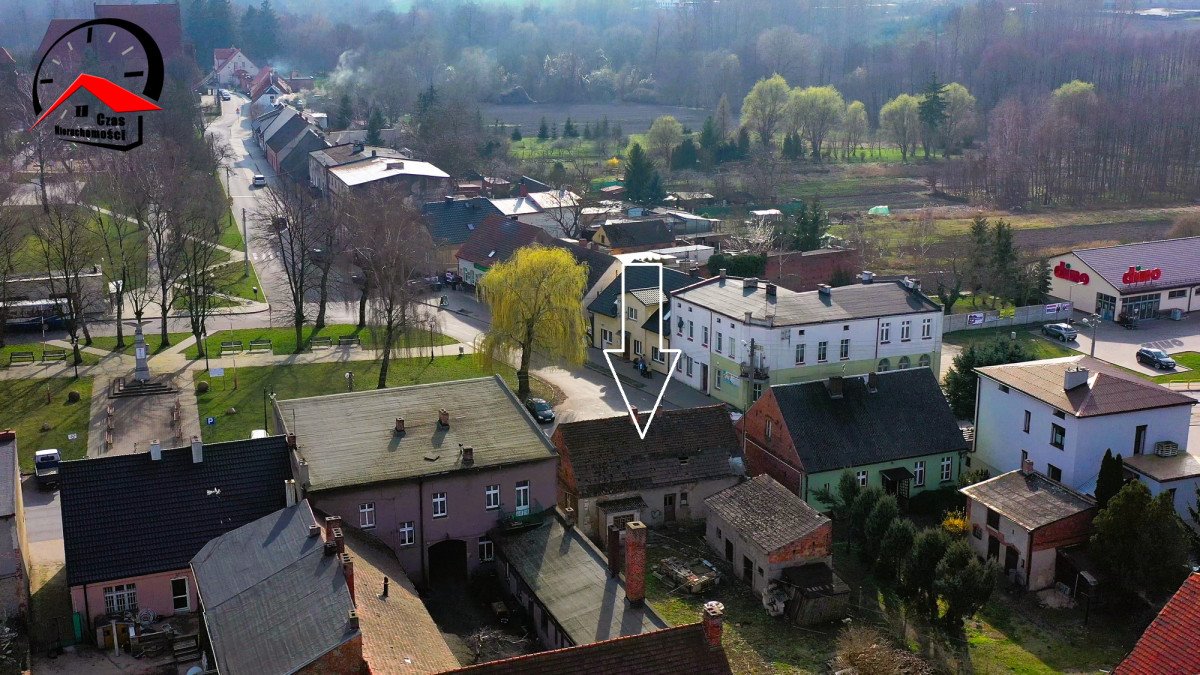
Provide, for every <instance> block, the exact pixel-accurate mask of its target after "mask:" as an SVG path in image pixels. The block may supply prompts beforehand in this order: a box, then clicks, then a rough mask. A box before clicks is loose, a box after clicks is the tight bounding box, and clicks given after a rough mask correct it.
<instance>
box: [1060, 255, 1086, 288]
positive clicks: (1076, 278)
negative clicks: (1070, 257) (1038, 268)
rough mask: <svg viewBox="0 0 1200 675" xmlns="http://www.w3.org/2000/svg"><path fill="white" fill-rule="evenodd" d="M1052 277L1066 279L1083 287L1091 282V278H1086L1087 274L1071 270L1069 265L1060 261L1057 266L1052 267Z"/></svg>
mask: <svg viewBox="0 0 1200 675" xmlns="http://www.w3.org/2000/svg"><path fill="white" fill-rule="evenodd" d="M1054 276H1056V277H1058V278H1059V279H1066V280H1067V281H1070V282H1072V283H1076V284H1083V285H1085V286H1086V285H1087V284H1088V283H1090V282H1091V281H1092V278H1091V277H1089V276H1088V273H1087V272H1080V271H1079V270H1073V269H1071V266H1070V265H1069V264H1067V263H1065V262H1063V261H1061V260H1060V261H1059V262H1058V264H1057V265H1055V266H1054Z"/></svg>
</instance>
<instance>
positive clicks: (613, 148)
mask: <svg viewBox="0 0 1200 675" xmlns="http://www.w3.org/2000/svg"><path fill="white" fill-rule="evenodd" d="M582 129H583V127H582V126H581V127H580V130H581V132H582ZM560 131H561V130H560ZM525 132H526V130H525V129H522V130H521V133H522V134H524V133H525ZM509 147H510V152H511V154H512V156H513V157H514V158H516V159H542V158H546V159H576V158H590V159H597V158H599V156H600V147H599V144H598V143H597V142H596V141H589V140H584V139H583V138H582V137H580V138H558V139H548V140H545V141H542V140H538V138H537V128H536V127H535V128H534V129H533V130H532V133H530V134H529V135H527V136H525V137H524V138H522V139H521V140H519V141H516V142H515V143H513V144H512V145H511V146H509ZM624 151H625V146H624V145H622V144H621V143H620V141H609V142H608V152H607V153H605V154H606V155H607V156H608V157H612V156H613V155H617V154H621V153H623V152H624Z"/></svg>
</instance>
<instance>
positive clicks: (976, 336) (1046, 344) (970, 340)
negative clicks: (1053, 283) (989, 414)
mask: <svg viewBox="0 0 1200 675" xmlns="http://www.w3.org/2000/svg"><path fill="white" fill-rule="evenodd" d="M1014 331H1015V332H1016V334H1017V341H1018V342H1020V343H1022V344H1023V345H1025V346H1026V347H1028V348H1029V349H1030V351H1032V352H1033V355H1034V358H1035V359H1057V358H1059V357H1060V356H1074V355H1076V354H1078V353H1079V352H1076V351H1074V350H1072V349H1068V348H1067V347H1064V346H1063V345H1062V344H1061V343H1058V342H1051V341H1050V340H1047V339H1046V338H1044V337H1042V336H1041V335H1040V334H1039V333H1037V332H1034V331H1031V330H1030V329H1029V327H1028V326H1011V327H1009V326H1002V327H999V328H981V329H977V330H959V331H954V332H953V333H946V334H945V335H943V336H942V342H944V343H946V344H950V345H957V346H959V347H966V346H967V345H970V344H976V343H980V342H986V341H988V340H991V339H993V338H996V337H1003V338H1008V337H1009V334H1010V333H1012V332H1014Z"/></svg>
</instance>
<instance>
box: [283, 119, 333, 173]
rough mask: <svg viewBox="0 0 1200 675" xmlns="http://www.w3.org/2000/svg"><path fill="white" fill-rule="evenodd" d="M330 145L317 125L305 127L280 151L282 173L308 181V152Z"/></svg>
mask: <svg viewBox="0 0 1200 675" xmlns="http://www.w3.org/2000/svg"><path fill="white" fill-rule="evenodd" d="M328 145H329V144H328V143H326V142H325V139H324V138H323V137H322V136H321V134H319V133H318V132H317V130H316V128H315V127H309V128H308V129H305V130H304V133H302V134H300V135H299V136H297V137H296V138H294V139H292V142H291V143H288V144H287V146H286V147H285V148H284V149H283V151H282V152H281V153H280V156H281V157H282V159H281V160H280V162H279V171H280V173H282V174H284V175H286V176H288V177H290V178H291V179H292V180H305V181H307V179H308V153H310V152H312V151H314V150H320V149H321V148H324V147H326V146H328Z"/></svg>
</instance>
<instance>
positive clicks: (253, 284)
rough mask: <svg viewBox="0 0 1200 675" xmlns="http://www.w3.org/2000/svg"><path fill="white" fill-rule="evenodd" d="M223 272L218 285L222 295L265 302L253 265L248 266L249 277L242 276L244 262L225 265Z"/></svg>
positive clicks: (265, 297)
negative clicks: (222, 279)
mask: <svg viewBox="0 0 1200 675" xmlns="http://www.w3.org/2000/svg"><path fill="white" fill-rule="evenodd" d="M225 270H226V271H225V273H224V277H225V279H224V281H223V282H222V283H221V284H220V289H221V292H222V293H224V294H226V295H232V296H234V297H235V298H244V299H246V300H260V301H262V302H267V296H266V292H265V291H264V290H263V287H262V284H260V283H259V282H258V273H257V272H256V271H255V269H254V265H253V264H251V265H250V274H249V275H246V274H244V271H245V262H244V261H242V260H234V261H231V262H230V263H229V264H227V265H225ZM254 289H258V292H257V293H255V292H254Z"/></svg>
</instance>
